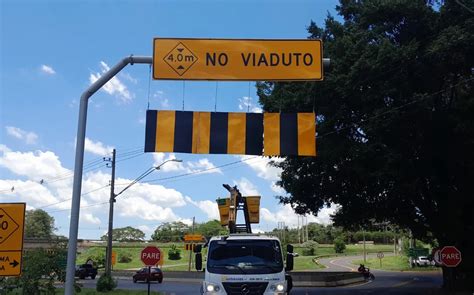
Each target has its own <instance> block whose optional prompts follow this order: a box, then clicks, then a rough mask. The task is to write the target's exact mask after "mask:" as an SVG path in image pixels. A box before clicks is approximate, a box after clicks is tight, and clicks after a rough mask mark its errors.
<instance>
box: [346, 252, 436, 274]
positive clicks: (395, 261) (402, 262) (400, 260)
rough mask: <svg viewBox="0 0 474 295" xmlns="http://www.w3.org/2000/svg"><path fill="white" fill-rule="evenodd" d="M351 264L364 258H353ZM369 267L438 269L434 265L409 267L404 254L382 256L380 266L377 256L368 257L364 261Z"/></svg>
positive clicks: (414, 269)
mask: <svg viewBox="0 0 474 295" xmlns="http://www.w3.org/2000/svg"><path fill="white" fill-rule="evenodd" d="M352 264H355V265H359V264H364V260H354V261H352ZM365 266H366V267H369V268H370V269H381V270H392V271H439V268H438V267H435V266H424V267H417V266H416V267H413V268H412V267H410V265H409V263H408V257H406V256H387V257H384V258H382V266H380V260H379V259H378V258H369V259H367V262H366V263H365Z"/></svg>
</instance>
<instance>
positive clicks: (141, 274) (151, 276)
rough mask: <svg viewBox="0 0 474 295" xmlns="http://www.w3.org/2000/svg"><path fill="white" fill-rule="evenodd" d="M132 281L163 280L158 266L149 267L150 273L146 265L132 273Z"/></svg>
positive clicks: (159, 281)
mask: <svg viewBox="0 0 474 295" xmlns="http://www.w3.org/2000/svg"><path fill="white" fill-rule="evenodd" d="M132 278H133V282H134V283H136V282H138V281H145V282H151V281H157V282H158V283H160V284H161V283H162V282H163V271H162V270H161V269H160V268H159V267H151V268H150V273H149V272H148V267H143V268H141V269H140V270H139V271H137V272H136V273H135V274H134V275H133V277H132Z"/></svg>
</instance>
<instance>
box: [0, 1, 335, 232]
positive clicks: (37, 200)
mask: <svg viewBox="0 0 474 295" xmlns="http://www.w3.org/2000/svg"><path fill="white" fill-rule="evenodd" d="M336 4H337V1H329V0H327V1H326V0H313V1H310V0H294V1H290V0H287V1H243V0H241V1H236V0H227V1H223V0H222V1H221V0H215V1H204V0H202V1H58V0H56V1H13V0H3V1H1V2H0V14H1V15H0V19H1V36H0V38H1V39H0V44H1V45H0V46H1V47H0V50H1V51H0V56H1V60H0V76H1V78H0V127H1V128H0V202H26V203H27V206H28V209H33V208H42V209H44V210H46V211H47V212H49V213H50V214H51V215H52V216H53V217H54V218H55V220H56V227H57V228H58V233H59V234H62V235H66V236H67V235H68V231H69V214H70V211H69V209H70V198H71V196H72V191H71V187H72V171H73V169H74V153H75V136H76V129H77V117H78V109H79V104H78V101H79V97H80V95H81V93H82V92H83V91H84V90H85V89H86V88H87V87H88V86H89V85H90V84H91V83H92V82H93V81H95V79H97V78H98V77H99V76H100V75H101V74H102V73H103V72H104V71H106V70H107V69H108V68H109V67H112V66H113V65H114V64H116V63H117V62H118V61H119V60H120V59H122V58H123V57H125V56H128V55H130V54H134V55H142V56H151V55H152V51H153V48H152V41H153V38H155V37H170V38H172V37H180V38H184V37H190V38H262V39H271V38H274V39H305V38H306V37H307V36H308V33H307V31H306V27H307V26H308V25H309V23H310V22H311V20H313V21H315V22H316V23H317V24H319V25H323V23H324V18H325V16H326V15H327V14H328V12H329V13H331V14H333V15H335V14H336V13H335V6H336ZM183 97H184V110H188V111H213V110H214V108H215V106H216V107H217V108H216V109H217V111H222V112H236V111H243V112H245V111H247V109H250V111H252V112H258V111H261V109H260V106H259V105H258V97H257V96H256V89H255V83H254V82H250V83H249V82H200V81H194V82H192V81H186V82H184V83H183V82H182V81H153V80H152V81H151V82H150V68H149V66H148V65H134V66H128V67H126V68H125V69H124V70H123V71H122V72H121V73H120V74H119V75H118V76H117V77H116V78H114V79H113V80H112V81H111V82H110V83H109V84H107V85H106V87H104V88H103V89H102V90H100V91H99V92H97V93H96V94H95V95H94V96H93V97H92V98H91V100H90V103H89V112H88V122H87V132H86V138H87V139H86V141H87V142H86V153H85V168H86V169H85V172H84V176H83V186H82V192H83V194H84V195H83V196H82V198H81V206H82V207H83V208H82V209H81V219H80V227H79V238H91V239H93V238H99V237H100V236H101V235H102V234H103V233H104V232H105V230H106V228H107V218H108V204H107V201H108V198H109V193H110V187H109V186H108V184H109V180H110V173H111V171H110V169H109V168H107V167H106V166H105V162H103V161H102V158H103V157H110V155H111V150H112V149H113V148H116V150H117V170H116V176H117V180H116V183H117V187H116V190H115V191H116V192H118V191H120V190H121V189H122V188H123V187H124V185H126V184H128V183H129V182H131V181H132V180H133V179H135V178H136V177H137V176H139V175H140V174H142V173H143V172H144V171H146V170H147V169H148V168H150V167H151V166H153V165H158V164H160V163H162V162H163V161H165V160H167V159H170V158H179V159H181V160H183V163H173V162H170V163H167V164H166V165H164V166H163V167H162V169H161V170H160V171H156V172H154V173H152V174H151V175H149V176H148V177H147V178H145V179H144V181H142V182H141V183H138V184H136V185H134V186H133V187H131V188H130V189H129V190H127V191H126V192H125V193H123V194H122V195H121V196H120V197H118V200H117V203H116V211H115V219H114V227H123V226H127V225H131V226H134V227H137V228H140V229H142V230H144V231H145V233H146V234H147V236H148V237H149V235H150V234H151V233H152V231H153V230H154V229H155V228H156V227H157V226H158V225H159V224H161V223H163V222H169V221H176V220H182V221H184V222H189V221H190V220H191V219H192V217H193V216H195V217H196V221H197V222H205V221H207V220H209V219H212V218H215V217H217V206H216V205H215V199H216V198H217V197H225V196H227V194H228V193H227V191H226V190H225V189H224V188H223V187H222V184H223V183H228V184H230V185H238V187H239V188H240V190H241V192H242V193H243V194H244V195H261V196H262V204H261V223H260V224H259V225H254V226H253V227H254V228H255V229H259V230H271V229H272V228H274V227H276V226H277V222H278V221H284V222H286V223H287V224H288V225H289V226H295V225H296V224H297V220H298V218H297V217H296V215H295V214H294V213H293V212H292V210H291V208H290V207H289V206H282V205H279V204H278V201H277V200H276V198H275V196H276V195H277V194H281V193H282V192H281V189H278V188H277V187H275V186H274V182H275V181H276V180H278V173H279V171H278V170H277V169H275V168H272V167H270V166H268V165H267V163H268V159H265V158H261V157H248V156H235V155H213V156H211V155H192V154H162V153H155V154H152V153H146V154H145V153H143V145H144V134H145V125H144V119H145V111H146V109H147V105H148V103H149V104H150V109H159V110H182V105H183ZM230 163H233V164H230ZM227 164H229V165H227ZM222 165H226V166H223V167H221V166H222ZM203 170H205V171H204V172H203ZM186 173H192V174H191V175H188V176H184V177H183V176H182V175H183V174H186ZM170 177H173V178H170ZM163 178H168V179H166V180H163ZM12 188H14V189H13V190H12ZM86 193H87V194H86ZM103 203H105V204H103ZM331 211H332V209H324V210H323V211H322V212H321V213H320V215H319V216H318V217H314V216H311V217H309V218H308V220H309V221H310V222H311V221H316V222H327V221H328V214H329V213H330V212H331Z"/></svg>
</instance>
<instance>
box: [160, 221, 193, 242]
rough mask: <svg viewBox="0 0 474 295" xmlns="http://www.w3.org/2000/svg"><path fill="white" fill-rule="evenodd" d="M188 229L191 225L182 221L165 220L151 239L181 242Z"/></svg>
mask: <svg viewBox="0 0 474 295" xmlns="http://www.w3.org/2000/svg"><path fill="white" fill-rule="evenodd" d="M188 231H189V226H187V225H186V224H184V223H183V222H181V221H175V222H165V223H163V224H162V225H160V226H158V227H157V228H156V229H155V232H154V233H153V234H152V235H151V239H152V240H153V241H160V242H179V241H181V240H182V239H183V237H184V235H185V233H187V232H188Z"/></svg>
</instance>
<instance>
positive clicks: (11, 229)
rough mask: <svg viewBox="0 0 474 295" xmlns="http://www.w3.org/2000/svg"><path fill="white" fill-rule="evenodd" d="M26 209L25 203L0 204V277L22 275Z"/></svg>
mask: <svg viewBox="0 0 474 295" xmlns="http://www.w3.org/2000/svg"><path fill="white" fill-rule="evenodd" d="M25 208H26V204H25V203H1V204H0V276H19V275H20V274H21V260H22V251H23V229H24V223H25Z"/></svg>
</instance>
